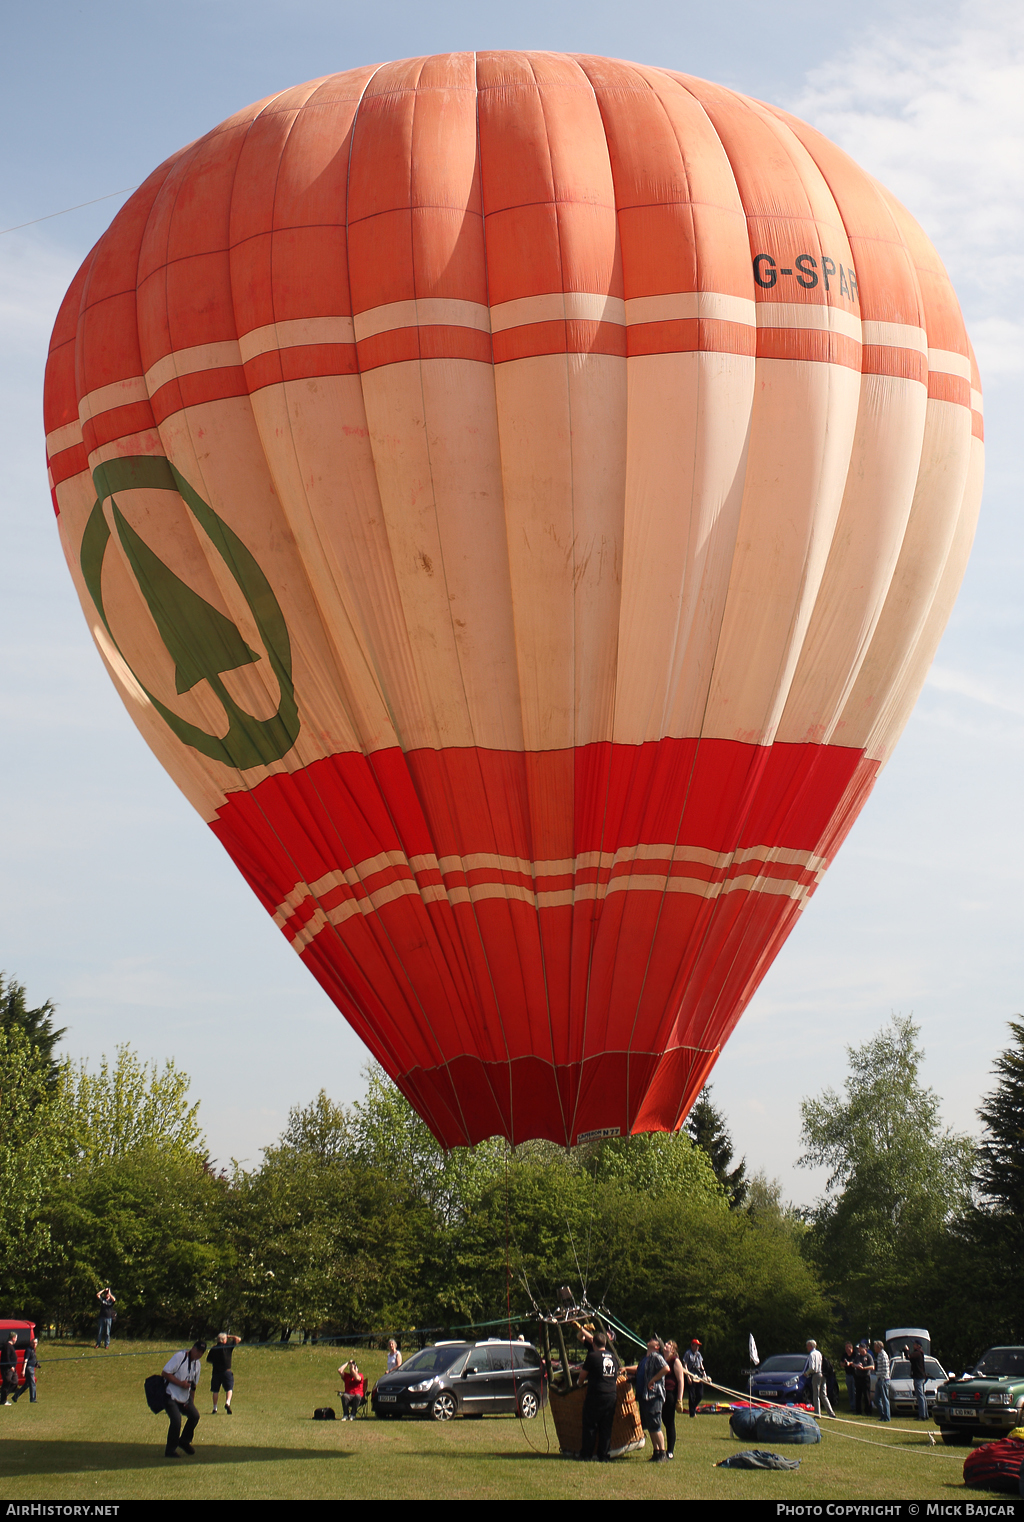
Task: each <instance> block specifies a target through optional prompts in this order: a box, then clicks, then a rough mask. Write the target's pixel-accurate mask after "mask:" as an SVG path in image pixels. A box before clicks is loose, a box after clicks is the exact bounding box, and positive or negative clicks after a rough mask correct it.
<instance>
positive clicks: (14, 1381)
mask: <svg viewBox="0 0 1024 1522" xmlns="http://www.w3.org/2000/svg"><path fill="white" fill-rule="evenodd" d="M16 1336H17V1334H16V1333H15V1332H8V1333H7V1341H6V1342H5V1343H4V1344H3V1346H2V1347H0V1406H13V1405H14V1401H13V1400H12V1399H11V1396H12V1395H13V1396H14V1398H15V1400H16V1399H17V1396H18V1344H17V1341H16Z"/></svg>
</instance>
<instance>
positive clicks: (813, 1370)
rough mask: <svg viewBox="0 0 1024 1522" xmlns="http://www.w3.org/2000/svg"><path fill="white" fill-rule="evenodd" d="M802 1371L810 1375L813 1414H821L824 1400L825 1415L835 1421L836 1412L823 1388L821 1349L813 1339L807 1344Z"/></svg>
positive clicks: (823, 1372) (823, 1376) (823, 1374)
mask: <svg viewBox="0 0 1024 1522" xmlns="http://www.w3.org/2000/svg"><path fill="white" fill-rule="evenodd" d="M803 1372H804V1373H805V1374H809V1375H810V1377H811V1400H812V1401H813V1403H814V1414H815V1416H820V1415H821V1403H822V1401H824V1402H825V1414H826V1416H830V1417H831V1418H832V1420H833V1421H835V1419H836V1414H835V1412H834V1411H833V1410H832V1403H831V1401H830V1400H829V1398H828V1391H827V1389H826V1388H825V1370H824V1368H823V1367H822V1357H821V1351H820V1349H819V1348H818V1344H817V1343H816V1342H814V1341H813V1339H812V1340H811V1341H810V1342H808V1344H807V1362H806V1363H805V1364H804V1368H803Z"/></svg>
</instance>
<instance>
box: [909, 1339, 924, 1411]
mask: <svg viewBox="0 0 1024 1522" xmlns="http://www.w3.org/2000/svg"><path fill="white" fill-rule="evenodd" d="M907 1362H908V1363H909V1364H910V1377H911V1379H912V1380H913V1381H914V1395H915V1396H916V1398H917V1416H916V1418H915V1420H916V1421H919V1422H926V1421H927V1420H928V1396H927V1393H926V1391H925V1388H924V1382H925V1380H926V1379H927V1377H928V1370H927V1369H926V1368H925V1365H924V1348H923V1347H922V1346H921V1344H920V1343H919V1342H918V1341H917V1340H916V1338H915V1340H914V1345H913V1347H912V1348H911V1349H910V1352H909V1353H908V1354H907Z"/></svg>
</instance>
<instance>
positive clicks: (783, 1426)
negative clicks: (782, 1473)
mask: <svg viewBox="0 0 1024 1522" xmlns="http://www.w3.org/2000/svg"><path fill="white" fill-rule="evenodd" d="M729 1426H730V1428H731V1429H732V1434H733V1436H734V1437H738V1438H739V1439H740V1441H741V1442H742V1441H743V1439H744V1438H746V1439H747V1440H748V1441H749V1439H751V1438H754V1439H755V1440H756V1439H758V1438H760V1439H761V1440H762V1441H764V1440H765V1439H767V1440H768V1441H769V1442H774V1443H820V1442H821V1429H820V1428H819V1426H818V1424H817V1422H816V1421H814V1419H813V1417H808V1416H803V1415H801V1414H800V1412H798V1411H794V1410H787V1411H779V1410H775V1409H769V1410H767V1411H765V1410H760V1411H758V1410H750V1409H747V1410H745V1411H734V1412H733V1413H732V1416H731V1417H730V1418H729Z"/></svg>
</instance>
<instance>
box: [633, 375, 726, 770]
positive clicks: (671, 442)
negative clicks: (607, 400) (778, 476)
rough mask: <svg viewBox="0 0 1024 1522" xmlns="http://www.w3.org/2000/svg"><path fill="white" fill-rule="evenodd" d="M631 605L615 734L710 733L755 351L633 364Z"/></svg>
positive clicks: (653, 736) (636, 738) (635, 739)
mask: <svg viewBox="0 0 1024 1522" xmlns="http://www.w3.org/2000/svg"><path fill="white" fill-rule="evenodd" d="M628 367H629V414H628V416H629V425H628V436H627V462H628V463H627V470H626V491H625V526H624V533H623V540H624V543H623V584H622V611H621V614H620V619H619V631H620V632H619V650H618V667H619V675H618V684H617V689H616V696H615V727H614V735H613V738H614V739H615V740H616V741H618V742H621V743H625V744H637V743H639V742H641V741H644V740H657V739H660V738H661V737H662V736H663V735H673V736H685V735H696V734H699V733H700V729H701V724H702V721H703V719H704V712H705V708H706V705H707V696H708V689H709V686H710V683H711V672H712V669H713V666H714V661H715V651H716V648H717V645H718V639H719V633H720V630H721V623H722V617H723V614H724V611H725V601H726V596H727V593H728V588H729V578H730V573H731V570H732V561H733V555H734V552H735V546H736V532H737V527H738V523H739V516H740V505H741V502H742V496H743V481H744V475H745V470H746V458H747V440H748V430H749V424H750V408H751V403H752V400H753V390H754V360H753V358H750V357H747V356H744V355H738V354H705V353H689V354H646V355H639V356H637V357H635V358H632V359H630V360H629V361H628Z"/></svg>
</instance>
